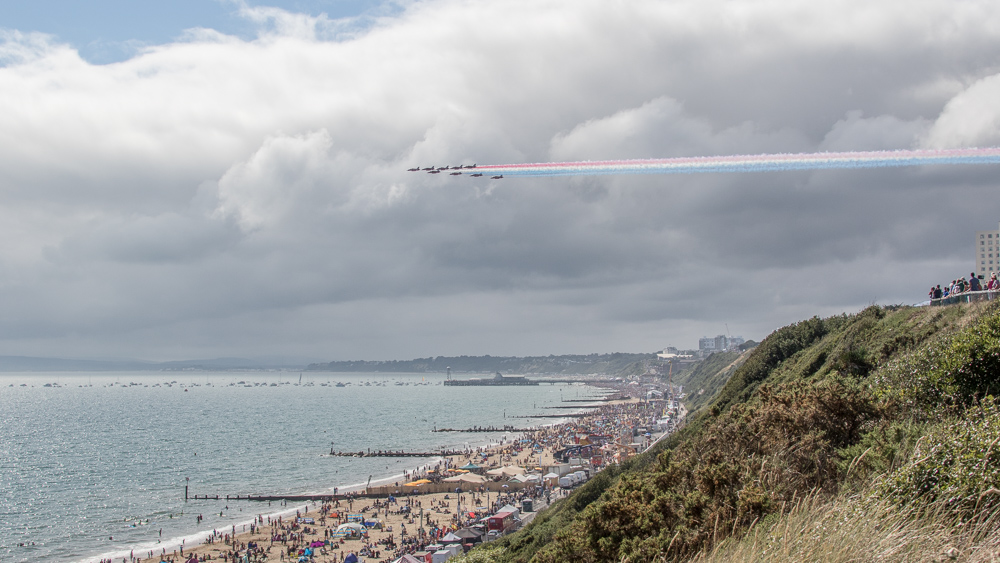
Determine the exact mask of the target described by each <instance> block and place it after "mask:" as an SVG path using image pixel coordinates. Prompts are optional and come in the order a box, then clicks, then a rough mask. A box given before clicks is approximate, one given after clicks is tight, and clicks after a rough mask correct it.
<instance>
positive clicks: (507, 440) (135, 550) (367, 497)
mask: <svg viewBox="0 0 1000 563" xmlns="http://www.w3.org/2000/svg"><path fill="white" fill-rule="evenodd" d="M609 383H610V382H607V381H600V382H597V381H595V382H594V383H593V384H587V385H588V387H590V386H593V385H594V384H597V387H598V388H599V389H601V390H602V391H603V392H604V396H603V397H595V398H594V402H601V401H604V400H606V399H607V397H608V396H610V395H614V394H624V392H626V391H629V390H627V389H624V388H619V387H616V386H614V385H609ZM626 403H633V404H634V403H635V398H634V397H630V398H629V399H627V400H623V401H612V402H605V403H603V404H602V405H596V406H589V407H580V409H581V412H582V413H583V414H584V417H586V416H594V415H595V414H596V413H598V412H600V410H601V409H602V408H603V407H605V406H608V405H616V404H626ZM578 422H579V418H575V417H563V418H562V419H561V420H560V421H558V422H547V423H545V424H540V425H537V426H534V427H533V428H534V429H533V430H532V431H530V432H505V433H503V435H502V436H501V437H499V438H495V437H494V438H489V439H486V440H482V441H479V442H477V443H471V444H469V446H468V448H467V449H466V450H465V451H464V452H463V453H461V454H458V455H451V456H446V457H436V458H425V462H424V463H421V464H420V465H418V466H417V467H416V468H414V470H404V472H403V473H394V474H392V475H388V476H385V477H382V478H380V479H373V480H372V481H371V483H370V486H369V485H368V483H367V482H365V481H362V482H357V483H352V484H348V485H345V486H342V487H334V488H333V489H332V490H331V489H327V490H325V491H317V492H315V493H312V494H313V495H317V496H329V497H330V498H333V499H336V500H334V501H333V502H332V503H323V502H318V501H311V502H310V501H306V502H302V501H294V502H293V501H287V502H284V503H282V504H281V506H280V508H279V509H278V510H274V508H278V507H274V506H273V505H272V504H271V503H268V505H267V507H262V508H265V510H262V511H260V512H257V513H256V514H254V512H256V511H253V510H251V511H249V512H248V514H247V517H246V518H245V519H241V520H240V521H238V522H235V523H232V524H230V525H229V526H228V529H227V530H218V529H216V530H200V531H197V532H194V533H191V534H187V535H184V536H177V537H174V538H170V539H169V540H166V541H164V542H162V543H157V544H152V545H150V544H137V545H135V546H132V548H131V549H130V550H129V551H128V552H126V551H124V550H117V551H115V552H108V553H103V554H97V555H94V556H90V557H86V558H83V559H80V560H79V563H91V562H92V563H99V562H100V561H102V559H103V560H104V561H108V560H110V561H117V560H118V559H124V560H125V561H126V562H130V561H142V562H148V561H154V562H157V561H160V560H164V561H171V562H177V561H188V560H189V559H190V558H191V557H192V556H196V557H199V558H207V559H204V560H210V561H221V560H224V559H222V558H221V557H220V556H221V555H222V554H224V553H226V551H225V550H224V549H222V548H232V547H234V546H236V547H238V546H246V545H248V544H251V545H252V543H251V542H256V543H258V545H259V544H261V543H268V544H269V547H270V548H271V553H270V554H269V555H268V556H267V557H266V558H262V559H260V560H261V561H268V562H270V561H280V560H282V559H284V560H287V559H288V558H287V557H285V558H280V557H279V555H278V551H275V549H274V548H275V547H276V546H278V545H283V544H279V543H275V542H273V541H270V540H269V539H268V538H267V537H266V534H262V531H263V532H267V531H272V532H273V531H274V530H275V529H278V528H275V526H276V525H277V526H279V527H280V526H286V527H287V526H288V524H289V522H291V520H294V518H293V517H294V516H296V515H306V514H308V515H311V516H316V515H318V514H319V513H320V511H322V510H323V509H327V510H331V509H333V508H341V507H342V505H343V504H344V503H345V502H347V503H348V506H349V507H352V506H353V505H354V504H358V505H369V506H371V505H373V504H374V505H376V506H377V505H379V504H383V505H384V503H382V502H381V499H385V498H386V495H387V493H386V489H388V488H391V489H392V490H393V491H396V490H398V495H399V496H398V497H396V498H397V502H398V501H401V500H402V501H405V502H416V503H419V504H421V505H423V504H428V503H429V504H430V505H431V506H436V507H442V506H445V505H446V504H447V503H451V504H454V502H455V500H456V499H454V498H453V497H455V495H454V493H451V494H450V495H449V493H447V492H436V493H429V492H421V491H414V490H412V489H411V490H407V488H406V487H404V486H403V483H405V482H406V480H412V479H416V478H422V477H426V476H428V475H429V474H430V473H432V472H434V471H440V470H441V469H443V468H448V467H459V466H460V465H462V464H463V463H467V462H469V461H472V460H473V458H482V461H483V462H484V463H486V464H488V465H486V466H485V467H487V468H489V467H501V466H503V465H508V464H515V465H522V466H530V467H538V466H544V465H548V464H551V463H552V462H554V459H553V458H552V453H553V447H554V446H558V445H560V444H558V443H557V444H553V445H551V446H549V447H546V448H544V449H543V450H542V451H541V454H540V455H539V456H537V457H535V456H534V451H533V450H531V449H526V448H521V447H520V445H519V444H520V443H521V441H524V440H530V439H531V438H532V437H533V436H535V435H538V434H539V433H540V434H541V435H550V434H560V433H565V431H566V430H567V429H568V428H569V427H571V426H574V425H576V424H577V423H578ZM483 454H486V455H485V457H484V456H483ZM498 483H499V482H498ZM462 485H463V487H462V488H463V492H462V493H461V496H462V497H466V496H471V497H483V496H485V495H486V493H483V494H482V495H479V494H477V492H475V491H470V490H465V489H467V488H468V489H474V488H475V487H468V485H469V484H468V483H465V484H462ZM498 486H499V485H498ZM491 488H493V487H491ZM335 491H336V493H335ZM376 491H378V492H376ZM389 494H391V493H389ZM498 495H499V492H492V491H491V492H490V493H489V496H485V498H490V497H492V496H498ZM289 496H293V495H289ZM302 496H307V495H302ZM449 497H452V498H449ZM219 500H220V501H224V500H225V499H219ZM230 500H232V501H234V502H246V501H247V499H230ZM480 500H481V499H480ZM251 502H260V501H251ZM338 502H339V506H338ZM246 508H247V507H246V506H243V507H242V510H244V511H245V510H246ZM382 508H383V509H384V508H385V507H384V506H383V507H382ZM421 508H430V507H423V506H422V507H421ZM268 509H271V510H268ZM376 510H378V509H376ZM463 512H464V511H463ZM323 513H324V514H326V513H328V512H323ZM188 514H189V513H185V517H186V516H187V515H188ZM190 514H191V515H193V514H194V512H191V513H190ZM444 514H449V512H447V511H446V512H441V513H434V514H433V515H436V516H437V517H438V520H440V518H441V517H442V515H444ZM429 516H431V514H429ZM380 519H382V520H384V522H385V528H384V530H390V529H391V530H393V532H389V533H388V536H389V537H391V534H392V533H396V531H398V530H399V529H400V528H401V527H403V526H405V523H406V522H407V519H406V518H403V517H402V515H393V514H388V513H387V514H385V515H383V516H380ZM319 520H320V519H319V518H316V519H315V521H317V522H318V521H319ZM279 522H280V524H278V523H279ZM410 523H411V524H412V521H411V522H410ZM439 523H440V522H439ZM317 531H319V530H316V529H314V530H313V532H317ZM227 536H228V537H227ZM371 536H372V537H371V538H370V539H371V540H372V542H373V544H374V545H378V542H380V541H383V540H385V539H386V537H387V532H381V533H376V532H373V533H371ZM274 537H275V536H273V535H272V536H271V538H270V539H273V538H274ZM317 538H319V539H323V538H321V537H319V536H317ZM348 541H349V542H350V540H348ZM355 544H357V545H355ZM360 545H361V544H360V542H354V543H348V544H346V546H347V547H348V548H354V547H358V546H360ZM182 547H183V549H182ZM351 550H352V549H349V550H348V551H351ZM331 551H332V553H329V554H326V555H325V556H321V557H318V558H317V561H336V560H338V559H337V555H340V556H342V555H343V554H344V553H347V552H348V551H343V550H338V549H334V550H331ZM353 551H354V552H357V551H358V550H357V549H353ZM379 551H381V550H379ZM338 552H339V553H338ZM181 553H183V557H182V556H181ZM150 554H152V558H150ZM331 557H332V558H331ZM394 559H395V557H393V558H392V559H385V558H384V557H379V558H372V557H370V556H369V557H368V558H364V559H363V560H365V561H375V560H378V561H385V560H394Z"/></svg>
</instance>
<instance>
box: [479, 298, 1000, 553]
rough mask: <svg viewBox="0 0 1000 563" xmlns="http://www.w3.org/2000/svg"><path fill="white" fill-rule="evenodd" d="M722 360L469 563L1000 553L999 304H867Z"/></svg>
mask: <svg viewBox="0 0 1000 563" xmlns="http://www.w3.org/2000/svg"><path fill="white" fill-rule="evenodd" d="M719 356H720V357H719V358H715V356H713V357H712V358H709V360H713V358H714V360H713V361H714V362H715V364H716V365H714V366H707V367H705V368H704V370H703V371H701V372H699V371H698V369H696V370H694V371H693V372H691V373H690V374H688V376H687V377H688V384H689V385H692V386H698V388H699V389H700V388H706V389H707V388H718V392H717V393H715V394H714V396H712V397H711V398H710V399H706V400H703V401H702V403H703V404H704V407H703V408H701V409H700V410H698V411H697V412H696V413H694V414H693V415H692V416H691V417H690V419H689V421H688V423H687V424H686V425H685V426H684V427H683V428H682V429H681V430H680V431H678V432H677V433H675V435H673V436H671V437H670V438H669V439H668V440H664V441H662V442H661V443H660V444H658V446H657V447H655V448H654V449H653V450H651V451H649V452H647V453H645V454H643V455H641V456H638V457H636V458H635V459H633V460H630V461H629V462H628V463H625V464H622V465H621V466H619V467H614V468H610V469H607V470H605V471H602V472H601V473H599V474H598V476H597V477H596V478H595V479H592V480H591V481H590V482H588V483H587V484H586V485H585V486H583V487H581V488H580V489H579V490H577V491H576V492H575V493H574V494H572V495H571V496H570V497H568V498H567V499H564V500H562V501H560V502H558V503H556V504H555V505H554V506H553V507H552V508H550V509H549V510H547V511H545V512H543V513H542V514H540V515H539V516H538V517H537V518H536V519H535V520H534V521H533V522H532V523H531V524H530V525H528V526H526V527H525V529H523V530H521V531H520V532H518V533H516V534H513V535H511V536H509V537H505V538H502V539H500V540H498V541H495V542H493V543H491V544H490V545H487V546H484V547H482V548H477V549H475V550H473V551H472V552H470V553H469V554H468V555H467V556H466V557H465V561H467V562H468V561H500V562H528V561H535V562H541V563H557V562H565V561H580V562H599V561H615V562H618V561H623V562H644V561H687V560H692V559H696V560H712V561H724V560H737V561H741V560H748V561H749V560H753V561H765V560H766V561H771V560H775V561H776V560H812V559H814V558H816V559H824V560H827V559H830V558H829V557H826V556H823V557H820V555H821V554H822V553H833V552H835V551H838V550H839V551H843V552H844V553H846V554H847V555H845V556H843V557H840V556H838V557H835V558H833V559H830V560H844V561H857V560H869V559H873V558H875V557H874V555H873V554H872V552H871V551H866V550H871V549H884V550H886V551H885V554H886V556H885V557H881V556H880V557H879V558H884V559H887V560H894V561H904V560H911V561H912V560H941V559H942V558H943V559H953V558H961V559H965V558H967V557H971V556H972V554H974V553H975V554H980V555H981V554H982V553H989V554H991V556H992V555H996V554H997V551H996V550H997V546H998V545H1000V544H998V543H997V542H998V539H1000V536H998V535H997V534H996V533H995V530H996V526H995V524H996V519H995V511H996V510H997V508H998V507H1000V407H998V406H997V404H996V402H995V400H994V399H993V395H994V394H996V393H997V392H998V391H1000V308H998V306H997V305H996V303H995V302H994V303H990V304H966V305H954V306H948V307H935V308H914V307H890V308H881V307H875V306H872V307H868V308H866V309H864V310H863V311H860V312H859V313H857V314H854V315H840V316H835V317H830V318H827V319H820V318H812V319H808V320H805V321H802V322H799V323H796V324H793V325H789V326H786V327H783V328H781V329H779V330H777V331H775V332H774V333H772V334H771V335H770V336H768V337H767V338H766V339H765V340H764V341H762V342H761V343H760V345H759V346H757V347H756V348H755V349H754V350H752V351H750V352H748V353H747V355H746V356H745V357H744V358H742V362H740V361H737V359H736V358H734V357H721V356H722V355H719ZM729 366H732V367H731V368H730V367H729ZM737 366H738V367H737ZM713 370H714V371H713ZM727 371H728V372H729V374H728V380H727V381H726V382H725V383H724V384H722V385H719V383H720V381H719V378H721V377H722V376H720V375H719V374H720V373H725V372H727ZM696 378H698V379H696ZM711 382H714V383H715V384H714V385H713V384H712V383H711ZM692 386H689V387H688V391H691V390H692V389H693V387H692ZM704 394H707V392H706V393H703V394H702V396H703V395H704ZM931 530H933V533H930V531H931ZM991 546H992V547H991ZM984 549H985V550H987V551H985V552H984V551H983V550H984ZM810 550H812V551H810ZM818 550H826V551H818ZM852 550H853V551H852ZM810 554H811V555H810ZM851 554H853V555H851ZM977 557H978V555H977ZM984 560H986V559H984Z"/></svg>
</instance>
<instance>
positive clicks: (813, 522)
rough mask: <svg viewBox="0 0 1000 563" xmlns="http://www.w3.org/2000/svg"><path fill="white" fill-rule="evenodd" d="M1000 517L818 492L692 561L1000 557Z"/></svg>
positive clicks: (834, 562)
mask: <svg viewBox="0 0 1000 563" xmlns="http://www.w3.org/2000/svg"><path fill="white" fill-rule="evenodd" d="M998 524H1000V522H998V513H997V511H996V510H995V509H987V510H981V511H978V512H976V513H975V514H973V515H972V517H971V518H969V517H967V516H966V517H963V516H961V515H958V514H955V513H954V512H953V511H951V510H950V508H949V507H948V506H947V505H946V504H944V503H935V504H931V505H925V506H923V507H919V508H918V507H915V506H912V507H908V508H900V507H899V506H898V505H896V504H894V503H891V502H885V501H884V502H881V503H878V504H875V505H870V504H867V503H866V501H865V495H856V496H852V497H847V498H845V497H838V498H837V499H836V500H833V501H827V502H824V501H822V500H821V497H820V496H815V495H813V496H809V497H807V498H805V499H803V500H802V501H800V502H799V503H798V504H797V505H796V506H795V507H794V508H793V509H792V510H791V511H789V512H788V513H787V514H785V515H784V516H781V517H778V518H775V519H773V520H772V521H770V522H767V521H765V522H763V523H761V524H760V525H758V526H756V527H755V528H753V529H752V530H751V531H750V532H749V533H748V534H747V535H745V536H743V537H742V538H740V539H727V540H724V541H722V542H719V543H718V544H716V545H715V547H714V548H711V549H709V550H706V551H703V552H702V553H701V554H699V555H697V556H696V557H694V558H692V559H690V560H689V561H690V563H722V562H725V563H765V562H782V563H783V562H786V561H815V562H824V563H841V562H843V563H848V562H857V561H880V562H881V561H884V562H896V561H898V562H912V561H963V562H964V561H969V562H980V561H982V562H986V561H1000V526H998ZM661 561H666V560H665V559H664V560H661Z"/></svg>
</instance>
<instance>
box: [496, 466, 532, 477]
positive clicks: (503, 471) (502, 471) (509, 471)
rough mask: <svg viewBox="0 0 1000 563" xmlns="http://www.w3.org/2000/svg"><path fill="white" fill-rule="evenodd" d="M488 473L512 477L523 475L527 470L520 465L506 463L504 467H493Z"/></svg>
mask: <svg viewBox="0 0 1000 563" xmlns="http://www.w3.org/2000/svg"><path fill="white" fill-rule="evenodd" d="M486 473H487V474H488V475H493V476H496V477H504V476H507V477H510V476H512V475H523V474H524V473H527V471H525V470H524V468H522V467H518V466H516V465H505V466H503V467H498V468H496V469H491V470H489V471H487V472H486Z"/></svg>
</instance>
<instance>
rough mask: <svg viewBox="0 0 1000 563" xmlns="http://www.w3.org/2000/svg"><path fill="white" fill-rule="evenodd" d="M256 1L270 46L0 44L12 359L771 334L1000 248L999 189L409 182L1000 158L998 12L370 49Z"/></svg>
mask: <svg viewBox="0 0 1000 563" xmlns="http://www.w3.org/2000/svg"><path fill="white" fill-rule="evenodd" d="M240 6H241V9H240V11H241V13H242V15H243V16H244V17H245V18H247V19H248V21H251V22H254V23H256V24H257V25H258V26H259V28H260V32H259V34H258V36H257V37H256V38H255V39H253V40H243V39H239V38H236V37H231V36H226V35H222V34H219V33H217V32H215V31H213V30H207V29H197V30H191V31H190V32H189V33H187V34H186V35H185V37H184V38H183V40H180V41H177V42H175V43H170V44H165V45H159V46H155V47H146V48H143V49H141V50H140V51H139V52H138V54H137V55H136V56H134V57H133V58H131V59H129V60H127V61H123V62H120V63H115V64H110V65H103V66H98V65H92V64H89V63H87V62H86V61H84V60H83V59H81V58H80V56H79V55H78V54H77V53H76V52H75V51H73V50H72V49H70V48H68V47H67V46H65V45H60V44H58V43H54V42H53V40H52V39H51V38H49V37H46V36H42V35H36V34H30V35H26V34H20V33H18V32H15V31H8V32H5V35H3V36H2V42H0V64H3V65H4V66H3V67H0V104H2V107H4V108H9V111H4V112H0V236H3V237H4V240H5V241H7V243H6V244H5V245H3V246H2V247H0V353H24V352H25V351H26V350H30V351H31V352H32V353H47V354H51V355H58V354H61V353H64V352H63V351H66V352H65V354H73V355H80V354H81V353H82V352H81V350H86V351H90V352H89V353H92V354H93V355H119V356H127V355H137V354H136V353H133V351H135V350H142V351H144V352H143V353H145V354H146V355H148V356H150V357H164V355H174V356H184V355H192V356H193V355H198V356H204V355H210V354H215V353H217V354H219V355H235V354H254V353H263V352H262V348H263V347H269V348H268V349H267V351H266V352H267V353H274V354H280V353H284V352H286V351H293V352H294V353H299V354H306V355H310V356H321V357H322V356H324V355H327V350H328V349H327V348H326V346H327V343H328V342H331V341H334V340H336V341H337V343H338V344H337V346H336V347H334V348H330V349H329V350H330V357H331V359H332V358H334V357H355V358H358V357H406V356H415V355H426V354H438V353H466V352H467V353H478V352H482V353H521V352H523V353H529V352H530V353H541V352H544V351H545V350H544V348H545V347H546V346H547V345H549V344H551V347H552V348H553V350H552V351H553V352H560V351H565V352H571V351H583V352H585V351H589V350H590V349H593V348H599V349H600V350H602V351H603V350H615V349H622V350H636V349H648V346H650V345H651V344H650V343H652V342H655V343H657V344H656V345H657V346H660V345H663V344H665V343H668V342H669V341H670V340H671V339H673V340H674V342H675V343H676V344H678V345H682V346H684V345H693V343H694V340H695V339H696V338H697V337H698V336H701V334H699V333H695V332H693V331H698V332H701V331H703V330H705V331H708V332H712V331H711V330H709V329H708V328H706V327H710V326H713V323H714V324H718V323H719V322H723V319H725V321H727V322H730V325H731V326H741V327H744V328H742V329H741V330H742V332H744V336H747V337H751V338H760V337H761V336H763V334H764V333H765V332H766V331H768V330H770V329H771V328H774V327H775V326H777V325H779V324H784V323H785V322H791V321H794V320H797V319H798V316H809V315H811V314H813V313H814V312H815V313H822V312H826V311H836V310H843V309H845V308H847V309H849V308H854V307H860V306H863V305H864V304H866V303H868V302H869V301H870V300H871V299H873V298H878V299H884V300H887V301H890V302H901V301H918V300H920V299H921V298H922V297H923V294H924V290H922V289H919V288H922V287H923V286H925V285H927V284H928V283H931V282H934V281H935V280H934V279H927V278H929V277H930V278H932V277H934V276H940V277H943V278H949V279H950V278H951V277H955V275H958V273H956V272H952V271H951V270H952V269H953V267H954V266H955V265H956V264H962V263H964V260H965V258H964V256H965V249H964V247H963V245H964V244H966V241H967V239H969V238H970V237H971V235H970V234H969V233H971V232H972V230H975V229H977V228H985V227H984V226H983V225H987V226H989V225H993V224H995V221H996V218H995V216H993V215H991V213H992V211H991V210H990V209H988V208H987V207H986V206H982V205H979V204H977V203H976V201H978V199H977V198H980V199H981V198H982V197H989V195H990V194H991V193H992V190H993V189H994V188H993V180H992V179H991V176H990V174H989V173H987V172H985V171H986V170H987V169H985V168H983V169H977V170H971V169H969V168H967V167H955V168H950V169H948V170H937V169H935V170H893V171H862V172H850V171H843V172H817V173H790V174H758V175H708V176H681V177H676V176H671V177H667V176H664V177H606V178H575V179H574V178H569V179H505V180H503V181H502V182H490V181H488V180H487V181H482V180H481V179H480V180H479V181H477V179H472V178H464V177H459V178H450V177H442V176H444V175H439V176H437V177H435V176H431V175H427V174H424V173H410V172H406V171H405V169H406V168H409V167H412V166H414V165H421V166H430V165H443V164H458V163H473V162H478V163H480V164H486V163H491V162H492V163H496V162H510V161H522V160H529V161H541V160H550V159H554V160H562V159H600V158H641V157H658V156H677V155H702V154H733V153H737V154H739V153H742V154H746V153H758V152H807V151H813V150H852V149H871V148H884V149H891V148H908V147H912V146H915V145H927V146H964V145H969V144H980V145H981V144H995V143H997V142H998V135H997V130H998V121H997V119H998V118H997V115H998V114H997V112H996V111H995V108H994V107H993V106H994V105H995V104H993V100H995V99H996V98H997V95H998V94H1000V92H998V91H997V79H996V76H997V74H996V73H997V68H996V66H995V63H994V61H996V60H998V56H1000V33H998V31H1000V30H998V29H997V25H998V24H997V23H996V22H1000V17H997V16H1000V7H998V6H996V5H995V4H994V3H990V2H985V1H966V2H958V3H955V2H943V1H930V0H921V1H918V2H902V1H898V2H888V3H886V2H883V3H874V4H873V3H868V2H859V1H855V0H836V1H833V2H827V3H822V4H814V3H813V4H796V5H789V4H788V3H787V2H777V1H771V2H768V1H762V2H736V1H729V0H713V1H707V2H705V1H699V2H695V1H693V0H692V1H678V2H660V1H654V0H637V1H634V2H628V3H608V2H604V1H599V0H573V1H569V0H543V1H537V0H535V1H528V0H493V1H488V2H487V1H479V0H434V1H424V2H415V3H412V4H408V5H406V7H405V9H403V10H402V11H401V12H399V13H398V14H397V15H392V16H381V17H375V18H372V19H369V20H366V24H365V25H364V26H361V25H358V22H356V21H343V20H332V19H329V18H326V17H325V16H320V17H314V16H307V15H301V14H294V13H289V12H287V11H282V10H277V9H274V8H265V7H248V6H246V5H245V4H242V5H240ZM956 189H961V190H963V191H962V196H963V197H957V198H956V197H949V196H950V195H951V194H954V192H955V190H956ZM885 264H891V265H892V266H893V269H887V268H885V267H881V266H880V265H885ZM960 269H962V270H964V269H967V268H965V267H961V268H960ZM873 270H875V272H874V273H875V274H876V275H877V276H879V277H881V278H882V279H881V280H880V282H879V283H880V284H882V285H883V286H884V287H885V289H884V291H878V292H874V293H873V292H870V291H867V288H868V286H869V285H870V284H871V283H873V282H872V281H871V280H870V278H871V276H872V274H873ZM894 276H898V279H886V278H893V277H894ZM859 280H861V281H859ZM791 284H794V287H790V285H791ZM859 288H863V289H865V290H864V291H861V290H859ZM761 296H769V297H768V299H762V298H761ZM771 296H780V304H779V305H776V301H775V300H774V299H777V298H778V297H774V299H772V298H771ZM396 319H405V322H404V323H401V324H397V322H396ZM433 319H447V321H448V322H438V321H433ZM432 321H433V323H434V329H433V330H429V331H427V332H426V333H423V334H421V335H420V336H419V337H416V336H414V335H413V333H414V332H417V331H420V327H421V326H422V325H423V324H427V323H431V322H432ZM250 325H254V326H252V327H251V326H250ZM399 327H403V328H399ZM222 333H225V334H222ZM689 333H690V334H689ZM355 334H357V335H361V334H363V335H364V336H363V337H362V336H358V337H354V336H352V335H355ZM206 335H216V336H211V337H206ZM664 335H669V337H666V336H664ZM126 336H127V338H126ZM684 338H687V340H683V339H684ZM476 339H484V340H486V341H488V342H489V344H488V345H483V346H481V347H478V348H477V346H476ZM602 339H603V340H602ZM304 342H308V343H309V344H308V345H305V344H303V343H304ZM574 342H577V343H579V345H578V346H574V344H573V343H574ZM602 342H603V343H606V344H607V345H606V346H603V347H601V346H599V343H602ZM491 346H492V347H493V348H490V347H491Z"/></svg>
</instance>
